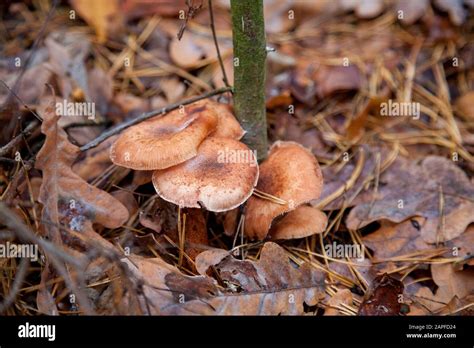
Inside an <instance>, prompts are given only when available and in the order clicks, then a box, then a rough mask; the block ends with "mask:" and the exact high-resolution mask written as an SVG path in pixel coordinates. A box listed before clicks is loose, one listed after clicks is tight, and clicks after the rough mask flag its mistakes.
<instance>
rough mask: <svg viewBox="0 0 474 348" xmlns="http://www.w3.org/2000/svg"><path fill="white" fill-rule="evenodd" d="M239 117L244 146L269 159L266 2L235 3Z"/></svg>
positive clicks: (242, 0) (240, 0) (247, 0)
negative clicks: (266, 93) (266, 82)
mask: <svg viewBox="0 0 474 348" xmlns="http://www.w3.org/2000/svg"><path fill="white" fill-rule="evenodd" d="M230 4H231V11H232V31H233V43H234V108H235V115H236V117H237V119H238V120H239V121H240V124H241V125H242V127H243V128H244V129H245V130H246V131H247V133H246V135H245V137H244V142H245V143H246V144H247V145H248V146H249V147H250V148H251V149H252V150H256V151H257V157H258V159H259V160H262V159H264V158H265V156H266V155H267V121H266V110H265V69H266V67H265V59H266V55H267V52H266V41H265V23H264V20H263V0H231V2H230Z"/></svg>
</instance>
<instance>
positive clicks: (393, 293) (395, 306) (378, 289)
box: [358, 274, 404, 316]
mask: <svg viewBox="0 0 474 348" xmlns="http://www.w3.org/2000/svg"><path fill="white" fill-rule="evenodd" d="M403 289H404V286H403V283H402V282H400V281H399V280H397V279H395V278H393V277H391V276H389V275H388V274H382V275H381V276H378V277H377V278H375V279H374V286H373V289H372V291H371V292H370V293H369V294H368V296H367V298H366V299H365V300H364V302H362V304H361V305H360V307H359V313H358V315H377V316H387V315H399V314H400V310H401V307H402V303H401V302H400V301H399V296H400V295H403Z"/></svg>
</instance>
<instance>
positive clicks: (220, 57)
mask: <svg viewBox="0 0 474 348" xmlns="http://www.w3.org/2000/svg"><path fill="white" fill-rule="evenodd" d="M209 16H210V17H211V30H212V38H213V39H214V45H215V46H216V51H217V58H218V60H219V65H220V66H221V70H222V80H223V81H224V84H225V85H226V87H230V85H229V80H228V79H227V74H226V73H225V68H224V62H223V61H222V56H221V50H220V49H219V43H218V42H217V35H216V27H215V25H214V11H213V10H212V0H209Z"/></svg>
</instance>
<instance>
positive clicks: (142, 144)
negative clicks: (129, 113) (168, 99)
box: [110, 103, 218, 170]
mask: <svg viewBox="0 0 474 348" xmlns="http://www.w3.org/2000/svg"><path fill="white" fill-rule="evenodd" d="M217 122H218V117H217V114H216V112H215V111H214V109H213V107H212V106H210V105H209V104H205V103H199V104H198V105H196V103H194V104H191V105H189V106H185V107H184V112H183V110H182V109H177V110H174V111H171V112H170V113H168V114H167V115H165V116H162V117H155V118H152V119H150V120H147V121H144V122H141V123H139V124H137V125H135V126H133V127H130V128H128V129H127V130H125V131H124V132H123V133H122V134H121V135H120V137H119V138H118V139H117V141H115V143H114V144H113V145H112V147H111V148H110V158H111V160H112V162H113V163H115V164H116V165H119V166H122V167H126V168H131V169H135V170H155V169H164V168H168V167H171V166H174V165H176V164H179V163H181V162H184V161H186V160H188V159H190V158H193V157H194V156H196V153H197V149H198V147H199V145H200V144H201V142H202V141H203V140H204V139H205V138H206V137H207V136H208V135H209V134H210V133H211V132H213V131H214V130H215V129H216V126H217Z"/></svg>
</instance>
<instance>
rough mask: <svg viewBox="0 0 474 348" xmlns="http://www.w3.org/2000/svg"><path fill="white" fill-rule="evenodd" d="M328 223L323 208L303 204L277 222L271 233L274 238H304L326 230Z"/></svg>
mask: <svg viewBox="0 0 474 348" xmlns="http://www.w3.org/2000/svg"><path fill="white" fill-rule="evenodd" d="M327 224H328V219H327V217H326V214H324V213H323V212H322V211H321V210H319V209H317V208H314V207H311V206H307V205H302V206H300V207H298V208H296V209H295V210H293V211H290V212H289V213H287V214H286V215H285V216H284V217H283V218H282V219H281V220H279V221H277V222H275V223H274V224H273V226H272V228H271V229H270V232H269V235H270V236H271V238H272V239H296V238H304V237H308V236H311V235H313V234H317V233H322V232H324V230H325V229H326V226H327Z"/></svg>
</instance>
